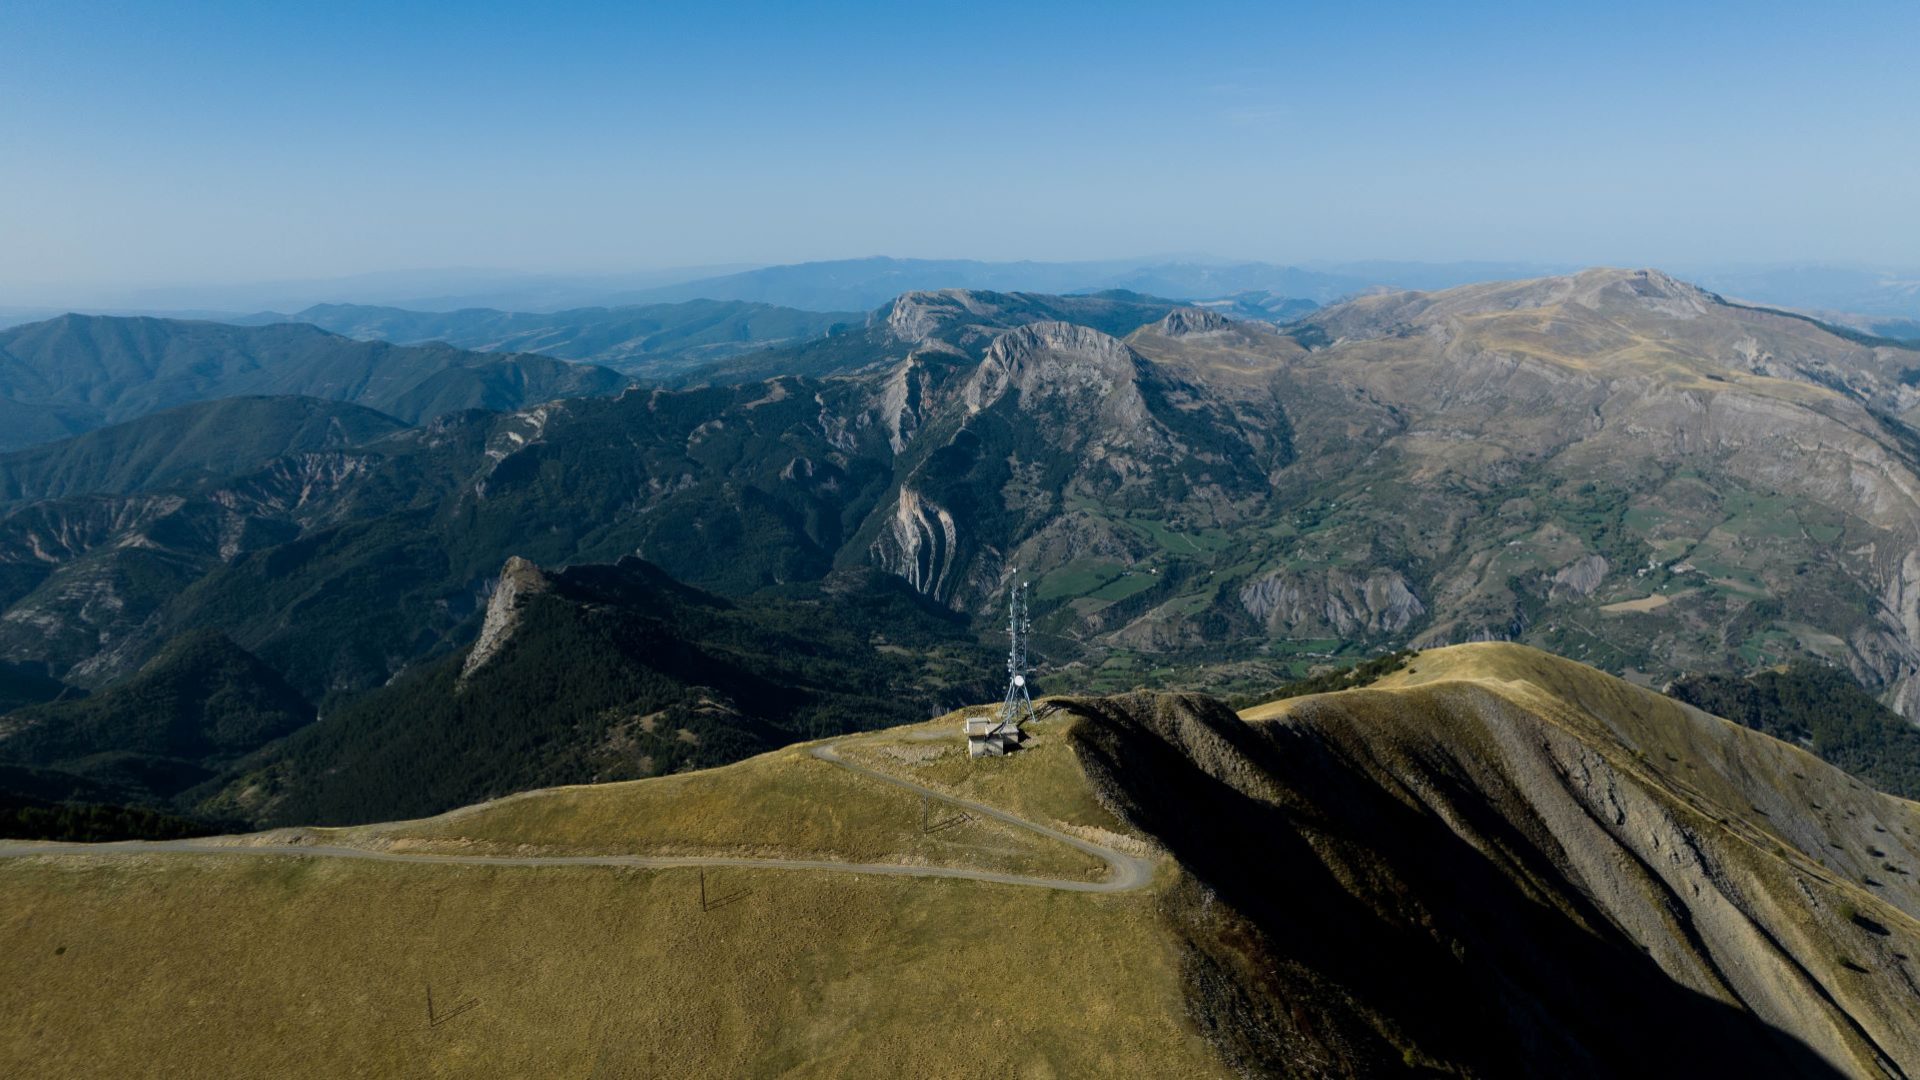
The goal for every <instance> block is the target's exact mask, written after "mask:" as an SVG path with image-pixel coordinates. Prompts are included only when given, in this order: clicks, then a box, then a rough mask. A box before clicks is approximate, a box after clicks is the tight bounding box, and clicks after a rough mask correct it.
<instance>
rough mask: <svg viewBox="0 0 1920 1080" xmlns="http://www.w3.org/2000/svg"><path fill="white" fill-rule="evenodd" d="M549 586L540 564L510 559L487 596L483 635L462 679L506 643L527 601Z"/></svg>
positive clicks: (463, 669) (465, 664)
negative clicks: (491, 592) (490, 593)
mask: <svg viewBox="0 0 1920 1080" xmlns="http://www.w3.org/2000/svg"><path fill="white" fill-rule="evenodd" d="M550 587H551V583H550V582H549V581H548V580H547V575H546V574H545V573H543V572H541V570H540V568H539V567H538V566H535V565H534V564H532V563H530V562H528V561H527V560H525V559H523V558H521V557H520V556H518V555H515V556H513V557H512V558H510V559H508V560H507V564H506V565H505V566H503V567H501V568H500V577H499V578H498V579H497V580H496V581H495V582H494V586H493V594H492V595H491V596H489V597H488V598H487V614H486V617H485V618H484V619H483V620H482V621H481V623H480V636H479V637H477V638H475V639H474V642H473V648H472V649H471V650H470V651H468V653H467V658H466V660H465V661H463V662H462V663H461V665H460V679H461V681H462V682H465V681H466V680H467V679H469V678H471V677H472V676H473V673H474V672H476V671H479V670H480V669H481V668H483V667H485V666H486V665H487V661H489V660H492V659H493V658H494V657H495V656H497V655H498V654H499V652H500V650H501V649H503V648H505V647H506V644H507V642H508V641H510V640H512V638H513V632H514V630H516V629H517V628H518V627H519V625H520V613H521V611H522V610H524V609H525V607H526V605H527V601H528V600H530V599H532V598H533V597H535V596H537V595H539V594H540V593H543V592H546V591H547V590H548V588H550Z"/></svg>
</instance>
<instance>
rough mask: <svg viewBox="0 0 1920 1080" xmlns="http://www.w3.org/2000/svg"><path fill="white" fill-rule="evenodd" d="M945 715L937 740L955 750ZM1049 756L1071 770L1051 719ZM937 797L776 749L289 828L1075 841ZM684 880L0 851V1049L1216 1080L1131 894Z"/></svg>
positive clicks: (332, 1066) (121, 1067)
mask: <svg viewBox="0 0 1920 1080" xmlns="http://www.w3.org/2000/svg"><path fill="white" fill-rule="evenodd" d="M944 726H945V727H946V728H947V732H946V736H947V737H946V739H945V745H944V746H943V747H942V749H944V750H945V751H946V752H947V753H948V754H953V753H959V752H961V751H959V748H958V745H957V744H958V741H959V740H958V737H957V734H955V733H954V731H953V728H954V727H955V725H954V724H952V723H949V724H946V725H944ZM922 745H927V744H922ZM1042 754H1044V755H1046V756H1047V757H1048V758H1049V759H1052V760H1053V761H1054V762H1055V764H1056V765H1064V766H1066V767H1069V768H1071V767H1072V756H1071V751H1070V750H1069V749H1068V748H1067V747H1066V745H1065V743H1064V741H1063V740H1062V739H1061V738H1060V736H1059V734H1058V732H1057V731H1056V732H1055V733H1053V734H1051V735H1045V734H1043V736H1042V740H1041V741H1040V743H1039V745H1038V748H1037V749H1036V751H1035V759H1036V760H1037V759H1038V758H1039V757H1040V755H1042ZM1009 761H1011V759H1009ZM996 764H1000V763H996ZM935 809H936V811H937V812H938V816H936V817H935V818H934V819H933V825H934V826H935V831H934V832H933V833H931V834H928V833H924V832H922V827H921V826H922V815H921V808H920V803H919V800H918V799H917V798H915V797H913V796H912V795H911V794H910V793H905V792H899V791H898V790H897V789H893V788H891V787H889V786H888V785H885V784H881V783H877V782H874V781H870V780H865V779H862V778H860V777H859V776H857V775H856V774H852V773H848V772H846V771H845V770H840V769H837V768H835V767H833V766H830V765H828V764H826V763H824V762H820V761H818V760H816V759H814V758H812V757H809V756H807V755H806V754H804V752H802V751H799V750H794V751H783V752H781V753H779V754H776V755H772V756H769V757H763V758H757V759H755V760H753V761H750V762H746V763H743V764H741V765H736V766H732V767H730V768H727V769H722V770H718V771H715V772H711V773H704V774H698V775H695V776H687V777H673V778H663V779H660V780H646V781H639V782H636V783H632V784H617V785H608V786H605V787H595V788H570V789H561V790H558V791H553V792H542V793H536V794H532V795H528V796H524V797H520V798H516V799H513V800H510V801H507V802H503V803H497V804H492V805H490V806H485V807H480V808H476V809H475V810H473V811H469V812H462V813H460V814H454V815H447V816H446V817H443V818H440V819H434V820H430V821H426V822H409V823H399V824H396V825H393V826H375V827H370V828H366V829H356V830H344V831H332V830H317V831H309V832H308V833H306V834H305V835H307V836H308V837H309V839H310V841H311V842H329V843H338V842H342V841H345V842H349V843H355V844H366V845H376V846H401V847H409V848H411V849H414V850H418V849H420V848H421V847H422V846H425V847H428V848H433V847H439V846H443V845H453V846H455V847H458V848H459V849H461V850H471V849H474V845H488V846H491V845H501V846H510V847H511V848H512V849H513V850H516V851H519V850H527V849H529V846H531V847H532V848H533V849H538V850H575V849H577V848H579V847H581V846H585V847H591V848H593V849H596V850H605V849H607V848H608V847H618V848H622V849H626V850H634V849H643V850H674V851H686V850H705V851H713V850H718V851H723V852H739V851H743V850H750V851H778V852H781V853H785V854H815V855H825V856H827V857H831V858H835V859H846V858H866V857H877V858H885V859H889V860H900V861H907V862H915V861H926V862H932V863H935V864H937V865H946V866H961V867H969V866H981V867H988V868H993V867H1004V866H1007V865H1009V863H1008V860H1009V859H1010V858H1012V859H1014V860H1016V862H1019V861H1025V862H1026V863H1028V864H1029V865H1032V866H1035V867H1040V866H1051V867H1053V868H1054V869H1056V870H1059V871H1066V872H1076V873H1084V872H1085V868H1084V863H1083V862H1081V861H1079V860H1080V856H1079V855H1078V854H1077V853H1075V852H1072V851H1071V850H1070V849H1060V848H1058V846H1057V845H1056V846H1053V849H1052V850H1051V851H1050V850H1049V849H1048V847H1049V846H1048V845H1047V843H1046V842H1045V841H1043V840H1038V839H1037V838H1035V837H1033V836H1032V834H1030V833H1026V834H1022V835H1016V833H1018V830H1012V829H1007V828H1004V827H1002V826H1000V825H998V824H997V823H990V822H983V821H965V822H961V823H959V824H945V822H946V821H949V820H951V819H953V818H955V817H957V816H958V814H957V811H956V810H955V808H953V807H951V806H950V805H946V804H940V803H936V804H935ZM583 841H584V842H585V843H584V845H583V843H582V842H583ZM1035 860H1038V861H1035ZM705 873H706V880H707V887H708V889H709V896H710V898H711V899H712V900H713V901H714V902H713V903H712V904H711V905H710V906H709V908H708V909H706V910H703V909H702V907H701V904H700V871H698V870H697V869H693V868H687V869H666V870H620V869H609V868H593V867H580V868H526V867H522V868H514V867H475V866H465V867H458V868H453V867H439V866H433V865H395V864H386V863H365V862H352V861H347V860H341V859H328V858H322V859H307V858H294V857H290V856H279V855H271V856H269V855H251V856H249V855H206V856H186V857H181V856H169V855H148V856H131V857H124V856H122V857H113V858H108V859H104V860H103V859H98V858H85V859H18V858H10V859H0V945H4V946H5V947H6V948H7V950H8V953H9V955H10V956H12V957H13V958H14V961H13V962H12V967H11V971H12V972H13V973H14V974H15V975H16V977H15V978H13V979H10V980H7V983H6V985H5V987H0V1071H6V1072H11V1073H20V1072H25V1073H33V1074H39V1075H48V1074H67V1075H118V1076H141V1075H161V1074H164V1073H166V1072H168V1071H170V1070H175V1069H178V1068H181V1067H189V1066H188V1063H191V1066H190V1067H191V1068H193V1069H195V1070H196V1071H197V1072H199V1073H200V1074H201V1075H232V1076H242V1075H261V1074H274V1075H342V1074H354V1075H382V1076H385V1075H392V1076H402V1075H417V1074H420V1073H428V1074H433V1073H439V1072H447V1071H452V1072H459V1071H463V1070H468V1069H474V1068H484V1070H485V1071H487V1072H490V1073H494V1074H540V1075H555V1074H563V1075H574V1074H589V1075H590V1074H596V1073H601V1074H608V1075H662V1074H671V1075H675V1076H690V1077H736V1076H773V1075H781V1076H821V1077H826V1076H875V1077H893V1076H899V1075H925V1076H933V1075H949V1076H1057V1077H1066V1076H1102V1075H1104V1076H1121V1075H1129V1076H1134V1075H1154V1076H1194V1077H1204V1076H1224V1075H1225V1072H1224V1070H1223V1069H1222V1068H1221V1067H1220V1066H1219V1064H1218V1063H1217V1062H1216V1061H1215V1060H1214V1059H1213V1058H1212V1056H1211V1055H1210V1053H1209V1052H1208V1050H1207V1047H1206V1044H1205V1043H1204V1041H1203V1040H1202V1039H1201V1037H1200V1036H1199V1034H1198V1033H1197V1032H1196V1031H1194V1030H1193V1029H1192V1028H1191V1026H1190V1025H1189V1024H1188V1023H1187V1022H1186V1020H1185V1019H1184V1012H1183V1006H1182V1003H1181V999H1180V996H1179V989H1178V967H1179V963H1180V959H1179V954H1178V953H1177V951H1176V950H1175V948H1174V946H1173V943H1172V942H1170V941H1169V940H1167V939H1166V938H1164V937H1163V936H1162V934H1161V933H1160V930H1159V922H1158V916H1157V915H1156V913H1155V905H1156V900H1155V893H1154V892H1153V891H1150V890H1143V891H1137V892H1125V893H1116V894H1089V893H1078V892H1063V891H1055V890H1049V889H1045V888H1035V887H1030V886H1013V885H1000V884H992V883H987V882H978V881H954V880H939V879H922V878H902V877H881V876H869V875H860V874H846V873H828V872H820V871H797V870H755V869H749V868H725V869H709V870H707V871H706V872H705ZM161 928H165V929H164V931H162V929H161ZM132 972H139V973H140V975H139V976H138V978H134V977H132V976H131V974H130V973H132ZM102 992H105V993H107V994H109V995H110V996H111V997H112V998H113V1000H114V1002H115V1004H114V1006H113V1007H112V1008H111V1009H109V1010H106V1011H102V1010H101V1009H100V995H101V993H102ZM429 992H431V994H432V995H433V1012H431V1013H430V1012H429V1007H428V1000H427V998H428V994H429ZM470 1002H472V1003H474V1004H471V1005H469V1004H468V1003H470ZM262 1030H270V1031H272V1032H273V1037H272V1038H265V1039H263V1038H256V1037H254V1036H255V1035H257V1033H258V1032H260V1031H262ZM210 1049H217V1050H218V1053H217V1054H212V1055H210V1054H209V1050H210ZM480 1063H484V1065H481V1064H480Z"/></svg>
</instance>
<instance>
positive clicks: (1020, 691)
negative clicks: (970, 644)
mask: <svg viewBox="0 0 1920 1080" xmlns="http://www.w3.org/2000/svg"><path fill="white" fill-rule="evenodd" d="M1032 629H1033V624H1032V623H1030V622H1028V621H1027V583H1026V582H1024V581H1022V582H1020V583H1019V584H1017V585H1015V586H1013V587H1012V588H1010V589H1008V590H1007V700H1006V701H1005V702H1004V703H1003V704H1002V705H1001V706H1000V727H1001V730H1003V731H1011V732H1012V733H1014V734H1015V735H1016V736H1017V735H1018V734H1019V732H1020V725H1021V724H1022V723H1024V722H1026V721H1028V720H1031V719H1033V698H1032V697H1031V696H1029V695H1028V693H1027V632H1028V631H1029V630H1032Z"/></svg>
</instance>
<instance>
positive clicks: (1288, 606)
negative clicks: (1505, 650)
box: [1240, 569, 1427, 637]
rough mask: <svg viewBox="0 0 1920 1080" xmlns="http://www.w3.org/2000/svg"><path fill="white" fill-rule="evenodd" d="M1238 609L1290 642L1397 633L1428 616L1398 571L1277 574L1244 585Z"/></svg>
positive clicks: (1331, 570)
mask: <svg viewBox="0 0 1920 1080" xmlns="http://www.w3.org/2000/svg"><path fill="white" fill-rule="evenodd" d="M1240 604H1241V606H1242V607H1244V608H1246V610H1247V614H1249V615H1252V616H1253V617H1254V618H1256V619H1258V620H1260V621H1261V622H1263V623H1265V624H1266V626H1267V628H1268V629H1269V630H1270V631H1272V632H1273V633H1276V634H1285V635H1287V636H1290V637H1327V636H1331V637H1360V636H1369V637H1373V636H1379V635H1382V634H1397V633H1400V632H1401V631H1404V630H1406V629H1407V627H1409V626H1411V625H1413V623H1414V621H1415V620H1416V619H1418V618H1420V617H1421V616H1422V615H1425V614H1426V612H1427V608H1426V605H1425V604H1422V603H1421V602H1420V598H1419V597H1418V596H1415V595H1414V593H1413V589H1412V588H1411V587H1410V586H1409V585H1408V584H1407V579H1406V578H1405V577H1403V576H1402V575H1401V574H1400V572H1399V571H1397V570H1371V571H1368V572H1366V573H1364V574H1361V573H1357V572H1355V571H1351V570H1341V569H1328V570H1298V571H1295V570H1278V571H1274V572H1273V573H1271V574H1268V575H1267V576H1265V577H1263V578H1259V579H1258V580H1255V581H1251V582H1248V583H1247V584H1246V585H1244V586H1242V587H1241V589H1240Z"/></svg>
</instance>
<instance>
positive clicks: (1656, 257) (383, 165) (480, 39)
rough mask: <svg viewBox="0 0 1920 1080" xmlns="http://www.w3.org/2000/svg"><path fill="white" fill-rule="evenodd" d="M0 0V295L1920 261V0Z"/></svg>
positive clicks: (1904, 262) (4, 298) (1894, 262)
mask: <svg viewBox="0 0 1920 1080" xmlns="http://www.w3.org/2000/svg"><path fill="white" fill-rule="evenodd" d="M551 7H552V6H550V5H538V6H536V5H504V4H471V5H469V4H461V5H454V4H428V3H412V4H408V3H384V4H367V5H359V4H351V3H326V4H298V5H295V4H269V3H250V4H191V3H187V4H166V5H161V4H148V5H125V4H90V3H85V2H79V0H65V2H60V3H44V2H41V0H7V2H6V3H5V4H3V5H0V56H3V57H4V59H5V62H4V63H0V303H4V302H5V301H6V298H7V295H8V291H9V290H11V291H12V292H13V293H15V294H21V295H25V294H26V293H32V292H40V291H45V290H46V289H57V288H62V287H67V286H69V285H76V284H92V283H117V284H135V283H139V284H164V283H181V282H204V281H239V280H249V279H258V278H274V277H314V276H329V275H336V274H351V273H361V272H368V271H379V270H390V269H399V268H412V267H437V266H473V267H497V268H511V269H519V270H534V271H612V270H629V269H640V268H648V267H662V266H674V265H687V264H703V265H704V264H722V263H742V262H785V261H797V260H802V259H817V258H838V257H847V256H856V255H866V254H882V253H884V254H895V255H910V256H926V257H973V258H987V259H1003V258H1034V259H1077V258H1103V257H1119V256H1128V255H1137V254H1143V253H1199V252H1207V253H1214V254H1218V255H1221V256H1227V257H1238V258H1249V259H1268V260H1274V261H1281V262H1299V261H1307V260H1314V259H1361V258H1397V259H1419V260H1456V259H1508V260H1537V261H1548V262H1588V263H1603V262H1604V263H1622V264H1635V265H1643V264H1652V265H1705V264H1715V263H1742V262H1798V261H1821V262H1842V263H1863V264H1890V265H1913V264H1916V263H1920V197H1916V193H1917V192H1920V115H1917V114H1920V4H1915V3H1912V2H1911V0H1903V2H1898V3H1851V4H1841V5H1824V6H1813V5H1786V4H1771V3H1741V4H1732V3H1727V4H1718V3H1695V4H1686V3H1668V4H1640V3H1631V2H1629V3H1614V4H1609V5H1578V6H1573V5H1567V6H1565V7H1558V6H1550V5H1545V4H1500V3H1470V2H1459V3H1452V4H1432V3H1428V4H1341V5H1337V6H1336V5H1288V4H1275V3H1265V4H1248V5H1228V4H1219V5H1179V6H1175V5H1168V4H1151V5H1148V4H1137V5H1136V4H1127V3H1107V4H1088V5H1066V4H1055V5H1025V4H1004V5H1003V4H995V3H975V4H966V5H952V6H944V7H943V6H933V5H917V6H907V5H854V4H820V5H812V6H808V7H805V8H802V7H801V6H800V5H792V6H787V5H779V6H776V5H725V4H700V5H692V4H688V5H676V6H673V7H667V6H653V5H636V4H617V5H616V4H608V5H594V4H578V5H572V6H570V7H568V8H567V9H566V10H564V11H555V10H551Z"/></svg>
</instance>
